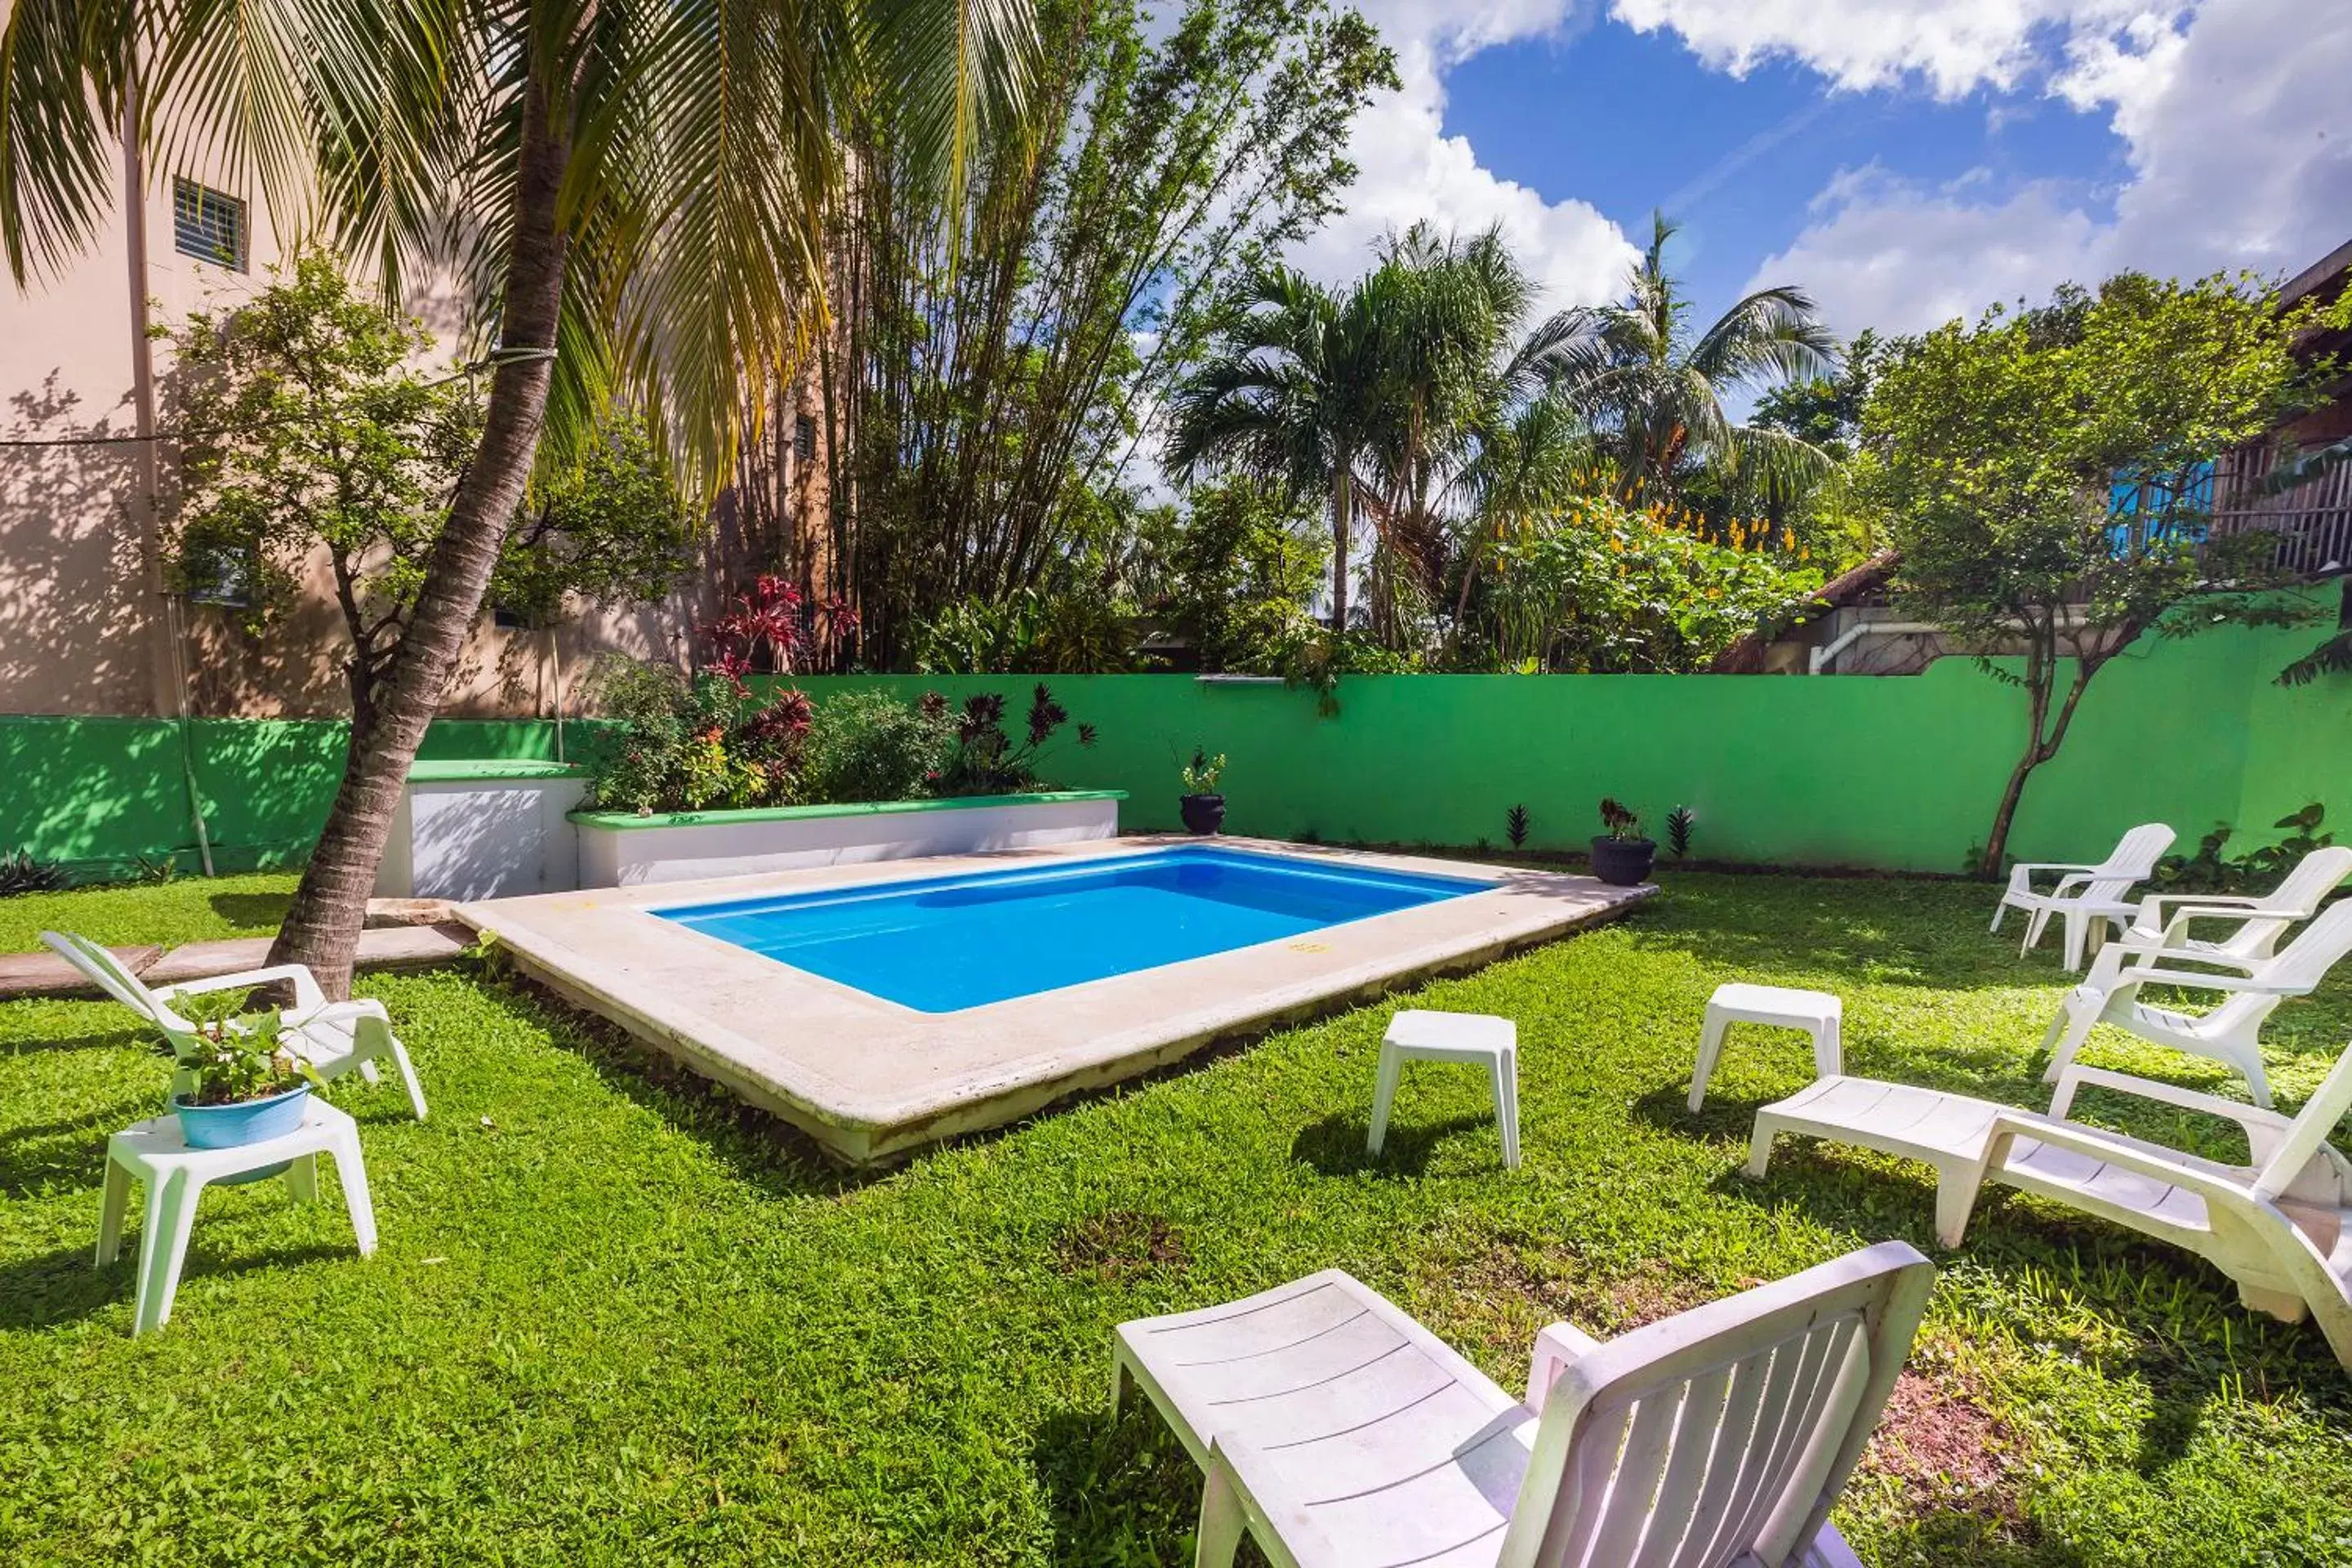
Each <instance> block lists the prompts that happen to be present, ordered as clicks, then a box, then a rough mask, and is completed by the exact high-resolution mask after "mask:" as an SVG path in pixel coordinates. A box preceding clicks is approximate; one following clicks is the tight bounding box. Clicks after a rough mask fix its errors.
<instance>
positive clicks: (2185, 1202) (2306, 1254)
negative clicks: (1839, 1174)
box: [1748, 911, 2352, 1369]
mask: <svg viewBox="0 0 2352 1568" xmlns="http://www.w3.org/2000/svg"><path fill="white" fill-rule="evenodd" d="M2331 912H2332V911H2331ZM2091 1086H2096V1087H2099V1088H2105V1089H2116V1090H2118V1091H2120V1092H2122V1093H2126V1094H2130V1095H2135V1096H2137V1097H2138V1098H2140V1099H2143V1100H2155V1101H2158V1103H2160V1104H2165V1105H2170V1106H2176V1107H2179V1108H2180V1109H2182V1110H2195V1111H2200V1112H2202V1113H2204V1114H2207V1115H2211V1116H2217V1117H2221V1118H2225V1119H2227V1120H2229V1121H2234V1122H2236V1123H2237V1124H2238V1126H2239V1127H2240V1128H2241V1129H2242V1131H2243V1132H2244V1133H2245V1136H2246V1141H2247V1144H2248V1147H2249V1153H2250V1163H2247V1164H2243V1165H2233V1164H2228V1163H2223V1162H2221V1161H2218V1160H2210V1159H2207V1158H2204V1157H2203V1156H2200V1155H2197V1154H2191V1153H2188V1152H2184V1151H2181V1150H2179V1149H2173V1148H2168V1147H2167V1146H2166V1145H2164V1144H2161V1143H2155V1142H2148V1141H2147V1140H2146V1139H2140V1138H2131V1137H2126V1136H2125V1135H2124V1134H2122V1133H2118V1132H2110V1131H2106V1130H2105V1129H2104V1128H2095V1127H2090V1126H2086V1125H2084V1124H2082V1123H2079V1122H2076V1121H2071V1120H2069V1119H2068V1112H2069V1111H2070V1110H2072V1108H2073V1106H2074V1096H2075V1094H2076V1092H2077V1091H2078V1090H2080V1089H2083V1088H2085V1087H2091ZM2347 1111H2352V1049H2347V1051H2346V1052H2345V1053H2344V1054H2343V1055H2342V1056H2341V1057H2339V1058H2337V1059H2336V1065H2335V1067H2334V1068H2331V1069H2330V1071H2329V1072H2328V1075H2327V1077H2326V1079H2324V1080H2323V1081H2322V1082H2321V1084H2320V1086H2319V1089H2318V1090H2317V1091H2316V1092H2315V1093H2314V1094H2313V1095H2312V1097H2311V1099H2310V1100H2307V1101H2305V1104H2304V1107H2303V1109H2302V1110H2301V1111H2300V1112H2298V1113H2297V1114H2296V1115H2295V1116H2294V1117H2293V1118H2292V1119H2290V1118H2288V1117H2284V1116H2281V1115H2279V1114H2278V1113H2277V1112H2275V1111H2273V1110H2266V1109H2263V1108H2262V1107H2258V1106H2251V1105H2243V1104H2240V1103H2238V1102H2237V1101H2234V1100H2221V1099H2218V1098H2216V1097H2215V1096H2212V1095H2208V1094H2200V1093H2198V1092H2197V1091H2196V1090H2194V1089H2181V1088H2179V1087H2177V1086H2175V1085H2172V1084H2167V1083H2158V1082H2156V1081H2154V1080H2152V1079H2141V1078H2135V1077H2133V1076H2131V1075H2129V1074H2126V1073H2118V1072H2107V1071H2104V1070H2102V1069H2100V1068H2086V1067H2083V1066H2081V1065H2080V1064H2070V1065H2069V1066H2067V1067H2066V1068H2065V1069H2064V1071H2063V1072H2062V1073H2061V1074H2060V1075H2059V1079H2058V1091H2057V1093H2056V1094H2055V1095H2054V1096H2053V1098H2052V1100H2051V1102H2050V1110H2049V1111H2048V1113H2046V1114H2045V1113H2043V1112H2041V1111H2034V1110H2021V1109H2018V1108H2016V1107H2013V1106H2006V1105H2001V1104H2000V1103H1998V1102H1997V1101H1993V1100H1978V1099H1975V1098H1973V1097H1971V1096H1969V1095H1964V1094H1952V1093H1948V1092H1946V1091H1944V1090H1941V1089H1916V1088H1913V1087H1911V1086H1909V1085H1906V1084H1894V1083H1884V1082H1880V1081H1878V1080H1876V1079H1857V1078H1835V1079H1819V1080H1817V1081H1815V1082H1813V1083H1811V1084H1809V1085H1807V1086H1806V1087H1805V1088H1804V1089H1801V1090H1800V1091H1799V1092H1797V1093H1796V1094H1793V1095H1791V1096H1790V1097H1789V1098H1788V1099H1787V1100H1781V1101H1780V1102H1779V1103H1778V1104H1774V1105H1768V1106H1766V1107H1764V1108H1763V1109H1762V1110H1759V1111H1758V1112H1757V1113H1756V1129H1755V1133H1754V1136H1753V1140H1752V1142H1751V1143H1750V1146H1749V1150H1748V1174H1749V1175H1751V1176H1755V1177H1759V1178H1760V1177H1762V1176H1763V1175H1764V1173H1765V1171H1766V1170H1767V1168H1768V1166H1769V1162H1770V1159H1771V1154H1772V1145H1773V1142H1774V1141H1775V1140H1776V1139H1777V1138H1779V1137H1780V1135H1781V1134H1783V1133H1800V1134H1805V1135H1809V1136H1811V1137H1816V1138H1822V1139H1825V1140H1828V1141H1830V1142H1838V1143H1846V1144H1852V1145H1854V1146H1857V1147H1861V1148H1865V1149H1875V1150H1878V1151H1879V1152H1883V1153H1888V1154H1895V1155H1898V1156H1902V1157H1905V1158H1909V1159H1916V1160H1921V1161H1925V1162H1926V1163H1929V1164H1931V1165H1933V1166H1935V1167H1936V1173H1937V1182H1936V1236H1937V1240H1939V1241H1940V1242H1942V1243H1943V1245H1945V1246H1946V1247H1958V1245H1959V1244H1960V1240H1961V1237H1963V1235H1964V1234H1965V1233H1966V1231H1967V1228H1968V1222H1969V1213H1970V1211H1971V1210H1973V1209H1974V1207H1975V1206H1976V1198H1977V1194H1978V1193H1979V1191H1980V1190H1981V1189H1982V1186H1983V1184H1985V1183H1986V1182H1996V1183H1999V1184H2001V1185H2004V1186H2011V1187H2015V1188H2018V1189H2020V1190H2021V1191H2023V1192H2029V1193H2034V1194H2040V1195H2041V1196H2042V1197H2046V1198H2050V1199H2053V1200H2054V1201H2056V1202H2058V1203H2063V1204H2065V1205H2069V1206H2071V1207H2074V1208H2077V1209H2080V1210H2082V1211H2083V1212H2084V1213H2086V1214H2092V1215H2098V1216H2100V1217H2102V1218H2105V1219H2107V1220H2111V1221H2113V1222H2114V1223H2116V1224H2117V1225H2121V1226H2128V1227H2129V1228H2131V1229H2133V1230H2137V1231H2138V1232H2140V1233H2141V1234H2142V1235H2145V1236H2151V1237H2156V1238H2158V1240H2161V1241H2168V1242H2170V1243H2172V1244H2174V1245H2175V1246H2178V1247H2184V1248H2186V1249H2188V1250H2189V1251H2190V1252H2193V1253H2196V1254H2197V1255H2198V1256H2200V1257H2201V1258H2205V1259H2207V1260H2208V1261H2209V1262H2210V1263H2212V1264H2213V1265H2214V1266H2215V1267H2216V1268H2220V1269H2221V1271H2222V1272H2223V1273H2225V1274H2227V1275H2229V1276H2230V1278H2231V1279H2233V1280H2234V1281H2236V1283H2237V1286H2238V1293H2239V1298H2240V1300H2242V1301H2244V1303H2245V1304H2246V1305H2247V1306H2249V1307H2252V1308H2254V1309H2255V1310H2259V1311H2263V1312H2267V1313H2270V1314H2271V1315H2272V1316H2273V1317H2277V1318H2280V1319H2283V1320H2284V1321H2288V1322H2295V1321H2301V1320H2302V1319H2304V1318H2305V1317H2306V1316H2309V1317H2312V1318H2315V1320H2316V1321H2317V1322H2318V1324H2319V1327H2320V1329H2321V1331H2323V1332H2324V1333H2326V1336H2327V1341H2328V1344H2329V1346H2330V1348H2332V1349H2333V1350H2334V1351H2335V1352H2336V1358H2337V1359H2338V1360H2339V1361H2341V1362H2342V1363H2344V1364H2345V1366H2346V1367H2347V1369H2352V1224H2347V1221H2352V1161H2347V1159H2346V1158H2345V1156H2344V1155H2343V1154H2342V1153H2340V1152H2337V1151H2336V1149H2335V1148H2333V1147H2332V1146H2330V1145H2329V1143H2328V1142H2327V1139H2328V1136H2329V1134H2330V1133H2332V1132H2333V1131H2334V1130H2335V1128H2336V1123H2337V1121H2339V1120H2340V1119H2341V1118H2342V1117H2343V1116H2344V1115H2345V1114H2346V1112H2347Z"/></svg>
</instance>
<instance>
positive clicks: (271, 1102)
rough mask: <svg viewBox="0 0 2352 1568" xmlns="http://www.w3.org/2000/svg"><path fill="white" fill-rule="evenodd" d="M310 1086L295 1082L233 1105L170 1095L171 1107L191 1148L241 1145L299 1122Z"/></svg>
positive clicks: (286, 1130)
mask: <svg viewBox="0 0 2352 1568" xmlns="http://www.w3.org/2000/svg"><path fill="white" fill-rule="evenodd" d="M309 1100H310V1085H309V1084H307V1083H305V1084H298V1085H297V1086H295V1087H294V1088H292V1089H288V1090H287V1091H286V1092H285V1093H283V1094H273V1095H271V1096H269V1097H268V1099H267V1100H241V1101H239V1102H238V1103H237V1104H235V1105H191V1104H190V1103H189V1102H188V1101H187V1100H183V1099H180V1098H178V1097H176V1096H175V1097H173V1100H172V1109H173V1111H175V1112H177V1113H178V1115H179V1118H180V1137H181V1138H182V1139H183V1140H184V1141H185V1142H186V1143H187V1145H188V1147H189V1148H191V1149H241V1148H243V1147H244V1146H245V1145H246V1144H247V1143H266V1142H268V1141H269V1140H270V1139H272V1138H283V1137H285V1136H286V1134H288V1133H289V1132H291V1131H294V1130H295V1129H296V1128H298V1127H299V1126H301V1125H302V1110H303V1107H304V1105H305V1104H306V1103H307V1102H308V1101H309Z"/></svg>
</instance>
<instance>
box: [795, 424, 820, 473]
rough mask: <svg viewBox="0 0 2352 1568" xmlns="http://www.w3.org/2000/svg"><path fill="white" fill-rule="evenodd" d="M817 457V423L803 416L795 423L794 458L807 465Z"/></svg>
mask: <svg viewBox="0 0 2352 1568" xmlns="http://www.w3.org/2000/svg"><path fill="white" fill-rule="evenodd" d="M815 456H816V421H815V420H814V419H812V418H810V417H809V416H807V415H805V414H803V415H802V416H800V417H799V418H798V419H796V420H794V421H793V460H794V461H796V462H802V463H805V462H808V461H809V460H810V459H812V458H814V457H815Z"/></svg>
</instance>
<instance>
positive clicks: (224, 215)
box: [172, 177, 245, 272]
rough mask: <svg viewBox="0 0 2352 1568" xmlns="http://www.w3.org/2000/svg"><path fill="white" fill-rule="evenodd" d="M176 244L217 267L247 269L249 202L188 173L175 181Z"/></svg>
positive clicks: (174, 232)
mask: <svg viewBox="0 0 2352 1568" xmlns="http://www.w3.org/2000/svg"><path fill="white" fill-rule="evenodd" d="M172 248H173V249H174V250H176V251H178V252H179V253H180V254H181V255H183V256H193V257H194V258H196V259H197V260H199V261H209V262H211V263H212V264H213V265H214V266H215V267H226V268H234V269H235V270H236V271H238V272H242V271H244V270H245V204H244V203H243V202H241V201H239V200H238V199H237V198H236V197H235V196H232V195H227V194H226V192H222V191H216V190H214V189H213V188H212V187H211V186H210V185H200V184H196V182H195V181H194V180H191V179H187V178H184V177H181V178H175V179H173V182H172Z"/></svg>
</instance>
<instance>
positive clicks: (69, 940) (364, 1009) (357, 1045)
mask: <svg viewBox="0 0 2352 1568" xmlns="http://www.w3.org/2000/svg"><path fill="white" fill-rule="evenodd" d="M41 941H42V942H46V943H47V945H48V946H49V947H50V948H51V949H53V950H54V951H55V952H57V954H58V957H60V958H62V959H64V960H65V961H66V962H67V963H70V964H72V965H73V966H74V967H75V968H76V969H79V971H81V973H83V974H84V975H85V976H86V977H88V978H89V981H90V983H91V984H94V985H96V986H98V987H99V989H100V990H101V991H104V992H105V993H106V994H108V995H110V996H111V997H113V998H114V999H115V1000H116V1001H117V1002H120V1003H121V1004H122V1005H124V1006H126V1007H128V1008H130V1009H131V1011H132V1012H134V1013H136V1014H138V1015H139V1016H140V1017H141V1018H142V1019H144V1020H145V1021H146V1022H148V1023H150V1024H152V1025H153V1026H155V1027H157V1028H159V1029H176V1030H178V1031H179V1032H181V1033H182V1034H193V1033H194V1032H195V1029H196V1026H195V1025H194V1024H193V1023H191V1022H189V1021H188V1020H187V1019H185V1018H184V1017H182V1016H180V1015H179V1014H177V1013H175V1012H173V1010H172V1004H173V1002H175V1001H177V1000H178V999H179V998H181V997H183V996H199V995H203V994H205V993H206V992H212V991H235V990H238V989H240V988H242V989H246V990H251V989H253V988H254V987H257V986H261V985H275V984H285V985H289V986H291V987H292V988H293V991H294V1005H293V1006H292V1007H290V1008H289V1009H287V1010H286V1011H285V1012H283V1013H281V1014H279V1015H278V1016H279V1018H280V1019H281V1020H282V1021H283V1023H284V1029H283V1031H282V1032H281V1033H280V1034H279V1035H278V1041H279V1043H280V1044H282V1045H283V1046H284V1047H286V1048H287V1050H288V1051H289V1053H291V1054H293V1055H296V1056H299V1057H300V1058H302V1059H303V1060H304V1061H306V1062H309V1063H310V1067H311V1068H312V1070H313V1071H315V1072H317V1073H318V1075H319V1076H320V1078H322V1079H337V1078H341V1076H342V1075H343V1074H345V1073H347V1072H350V1071H352V1070H353V1069H354V1068H356V1069H357V1070H358V1072H359V1075H360V1076H361V1077H362V1078H363V1079H366V1080H367V1081H368V1082H370V1083H375V1082H377V1081H379V1079H381V1077H382V1075H381V1074H380V1073H379V1072H378V1071H377V1068H376V1064H377V1063H378V1062H390V1063H391V1064H392V1067H393V1070H394V1071H395V1072H397V1073H398V1074H399V1075H400V1081H401V1083H402V1085H403V1086H404V1088H405V1089H407V1090H408V1104H409V1108H410V1109H411V1110H414V1111H415V1113H416V1120H417V1121H424V1120H425V1089H424V1086H423V1085H421V1084H419V1083H418V1082H417V1081H416V1068H415V1066H414V1065H413V1064H412V1063H411V1062H410V1061H409V1059H408V1052H407V1049H406V1048H405V1047H403V1046H402V1045H401V1043H400V1039H399V1037H397V1036H395V1035H394V1033H393V1032H392V1020H391V1018H390V1017H389V1016H387V1015H386V1014H385V1012H384V1010H383V1003H381V1002H378V1001H375V1000H373V999H372V998H360V999H358V1000H354V1001H350V1002H330V1001H328V1000H327V998H326V995H325V994H324V993H322V992H320V989H319V982H318V980H317V979H316V977H314V976H313V975H312V974H311V973H310V970H309V969H307V968H305V967H304V966H303V965H301V964H299V963H281V964H277V965H274V966H272V967H270V968H268V969H248V970H246V971H244V972H243V973H236V974H216V975H214V976H213V977H212V978H210V979H208V980H190V981H185V982H183V983H182V984H177V985H164V986H159V987H156V988H154V989H152V990H151V989H149V988H148V986H147V985H146V984H145V983H144V982H142V980H141V979H140V978H139V977H138V976H137V975H135V974H133V973H131V971H130V970H128V969H126V968H124V967H123V965H122V963H121V960H119V959H117V958H116V957H115V956H114V954H112V953H111V952H108V951H107V950H106V949H105V948H103V947H100V945H99V944H98V943H96V942H92V941H90V940H89V938H88V937H80V936H75V935H73V934H72V933H71V932H69V931H43V932H42V933H41ZM173 1087H174V1089H175V1090H176V1089H184V1088H185V1085H184V1084H175V1085H174V1086H173Z"/></svg>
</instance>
